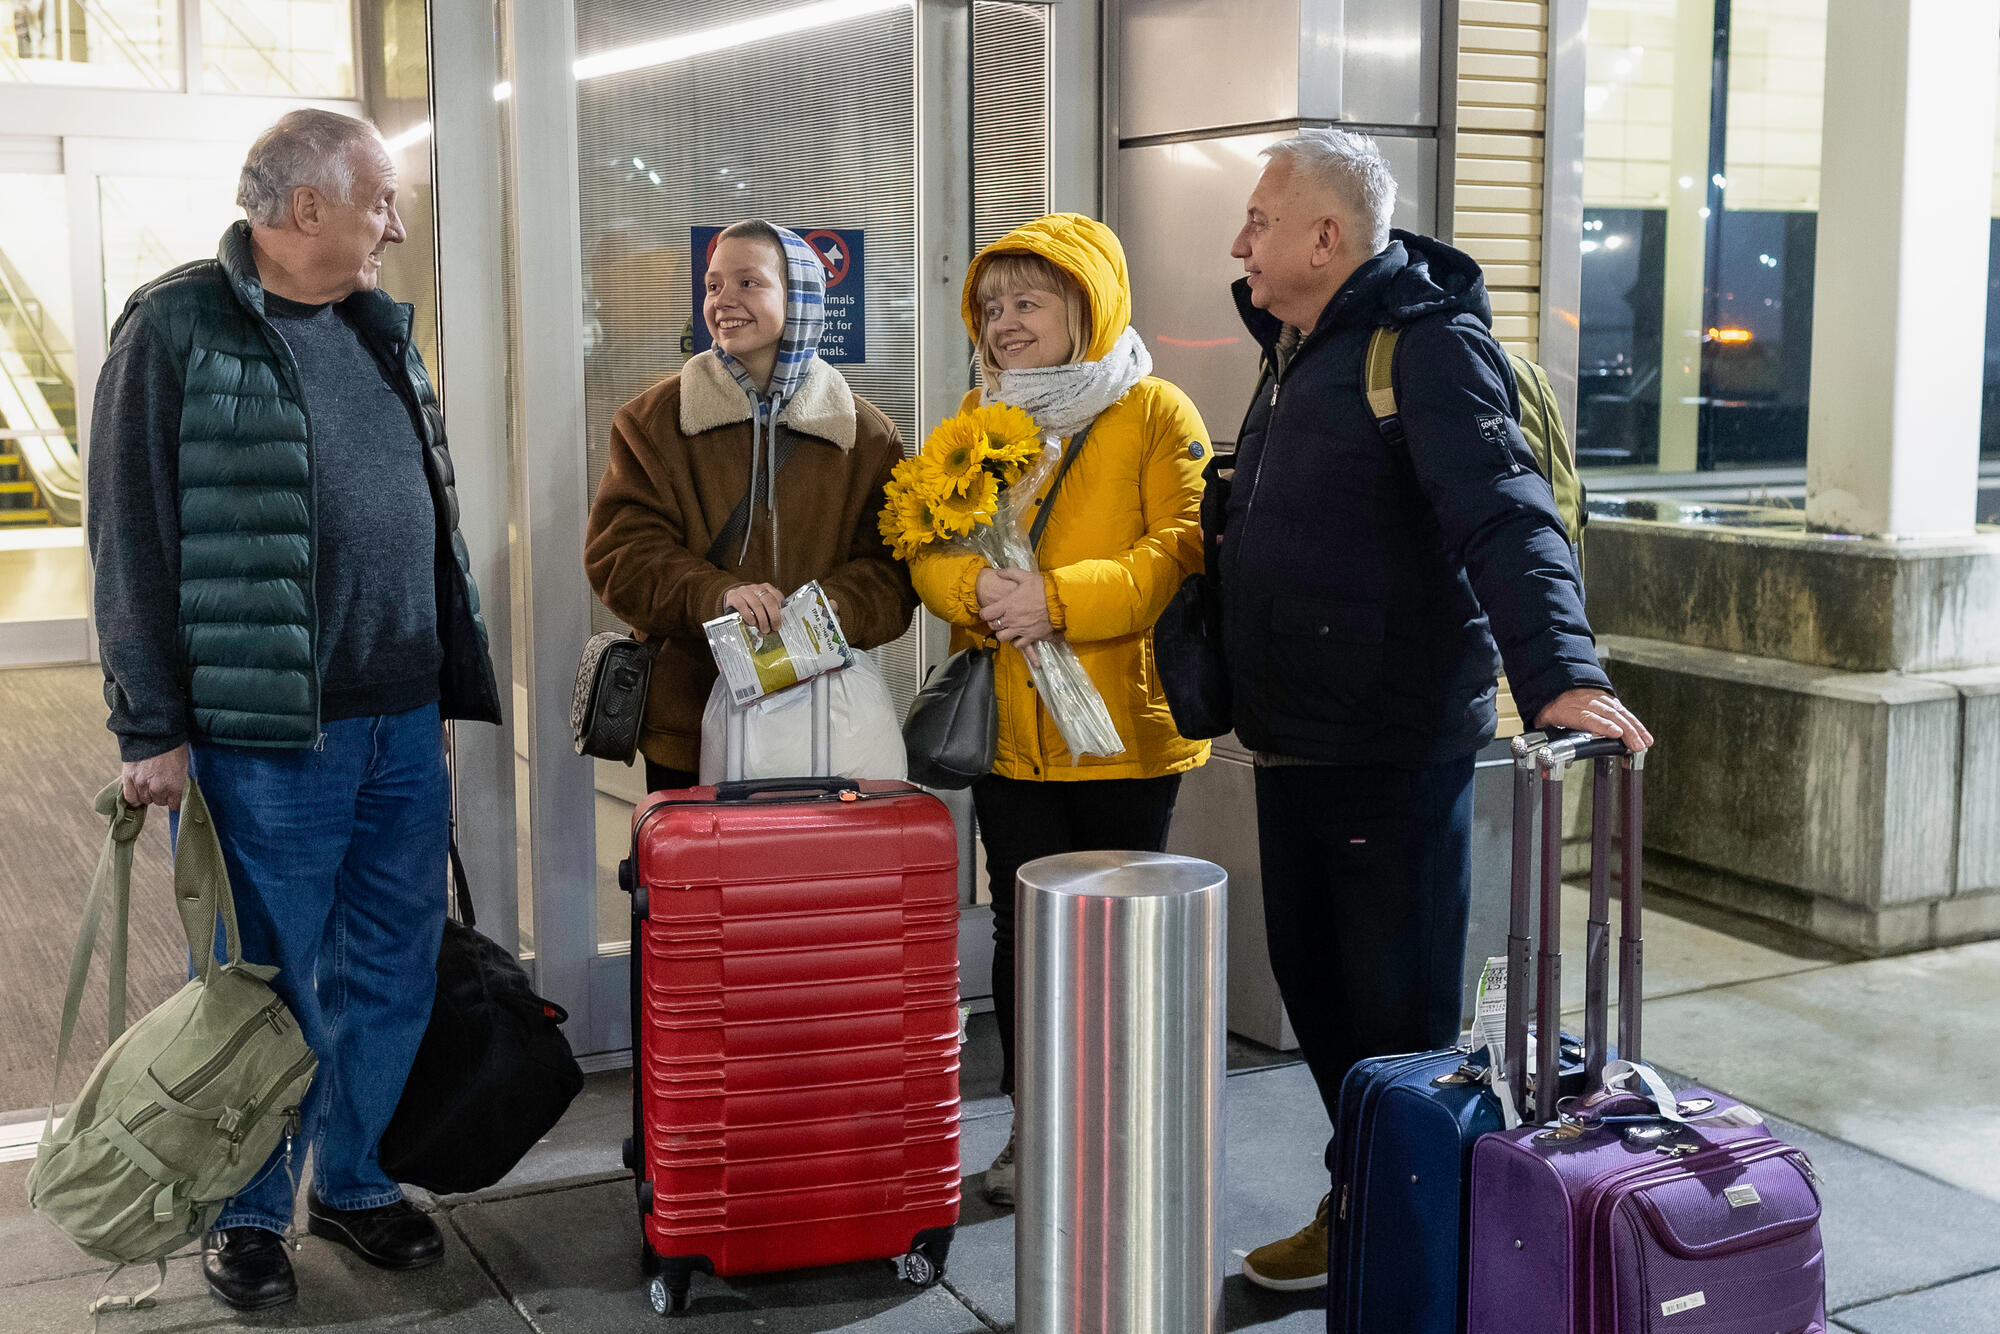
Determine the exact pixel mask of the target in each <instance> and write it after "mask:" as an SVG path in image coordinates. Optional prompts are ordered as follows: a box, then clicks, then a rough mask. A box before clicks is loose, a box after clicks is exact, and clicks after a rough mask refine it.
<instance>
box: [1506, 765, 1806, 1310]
mask: <svg viewBox="0 0 2000 1334" xmlns="http://www.w3.org/2000/svg"><path fill="white" fill-rule="evenodd" d="M1524 740H1526V741H1527V744H1526V745H1524V746H1523V750H1524V751H1525V750H1527V749H1531V748H1532V746H1533V741H1532V739H1524ZM1517 744H1519V743H1517ZM1614 757H1615V758H1614ZM1585 760H1595V761H1596V770H1597V774H1596V789H1595V796H1596V809H1595V814H1596V816H1597V820H1596V829H1595V830H1593V838H1592V843H1593V852H1594V853H1595V854H1596V855H1595V856H1594V857H1593V866H1592V881H1593V883H1592V891H1593V893H1592V898H1593V900H1599V901H1601V900H1602V898H1603V897H1604V895H1605V891H1604V890H1603V889H1602V888H1601V886H1602V884H1603V881H1602V878H1601V872H1600V871H1599V867H1601V866H1602V865H1603V861H1604V854H1605V852H1606V851H1607V844H1608V842H1609V837H1608V829H1609V824H1610V820H1609V813H1610V812H1609V806H1610V795H1611V786H1612V783H1611V771H1612V768H1613V766H1617V767H1618V768H1619V769H1620V770H1622V777H1623V782H1622V787H1623V789H1624V792H1623V801H1622V803H1621V804H1622V807H1623V810H1622V812H1621V814H1622V816H1623V819H1622V835H1623V840H1624V845H1625V846H1624V849H1623V853H1624V856H1623V858H1622V861H1623V867H1622V872H1623V873H1622V876H1621V879H1622V881H1623V883H1622V885H1621V900H1622V911H1621V916H1622V917H1623V918H1624V922H1625V928H1624V931H1623V933H1622V941H1621V949H1620V951H1619V953H1620V966H1619V986H1618V991H1619V1002H1620V1004H1619V1048H1620V1056H1621V1057H1622V1059H1621V1060H1619V1061H1617V1062H1615V1063H1611V1064H1608V1065H1607V1063H1606V1059H1605V1058H1606V1056H1607V1055H1608V1053H1607V1051H1606V1045H1607V1043H1606V1028H1607V1025H1606V1022H1605V1010H1606V1002H1607V997H1606V995H1605V994H1604V991H1605V988H1603V987H1600V986H1595V985H1593V986H1592V987H1591V988H1590V995H1589V996H1588V999H1587V1003H1588V1013H1587V1014H1586V1018H1585V1041H1586V1048H1587V1050H1586V1055H1585V1060H1586V1062H1587V1063H1588V1064H1589V1067H1590V1069H1591V1071H1592V1076H1591V1078H1592V1088H1591V1091H1590V1092H1589V1093H1588V1094H1587V1095H1586V1096H1585V1097H1584V1098H1582V1099H1581V1100H1579V1101H1577V1102H1576V1103H1574V1104H1565V1105H1563V1106H1560V1107H1558V1106H1557V1104H1556V1096H1555V1093H1554V1089H1555V1081H1554V1080H1553V1079H1549V1078H1544V1079H1541V1080H1539V1081H1538V1084H1539V1087H1540V1090H1542V1092H1540V1093H1538V1096H1537V1101H1536V1107H1535V1121H1536V1123H1537V1124H1531V1125H1525V1126H1522V1127H1521V1128H1520V1129H1518V1130H1509V1131H1502V1132H1498V1133H1495V1134H1491V1135H1487V1136H1485V1137H1483V1138H1482V1139H1480V1141H1479V1142H1478V1143H1477V1144H1476V1145H1474V1147H1473V1151H1472V1201H1471V1226H1470V1235H1469V1243H1470V1252H1471V1276H1470V1281H1469V1291H1468V1294H1467V1316H1466V1329H1467V1334H1824V1330H1825V1328H1826V1278H1825V1268H1824V1256H1823V1254H1822V1251H1821V1247H1820V1231H1819V1215H1820V1200H1819V1191H1818V1185H1817V1178H1816V1176H1815V1175H1814V1173H1813V1169H1812V1164H1811V1163H1810V1162H1809V1161H1808V1160H1807V1158H1806V1155H1805V1154H1804V1153H1802V1152H1800V1151H1799V1150H1798V1149H1796V1148H1794V1147H1793V1146H1791V1145H1789V1144H1787V1143H1785V1142H1784V1141H1783V1140H1780V1139H1777V1138H1774V1137H1773V1136H1772V1135H1771V1134H1770V1133H1769V1132H1768V1131H1767V1130H1766V1129H1765V1127H1764V1125H1763V1122H1762V1119H1761V1118H1760V1117H1758V1116H1757V1114H1756V1113H1755V1112H1753V1111H1751V1110H1750V1109H1749V1108H1747V1107H1743V1106H1742V1105H1741V1104H1740V1103H1737V1102H1735V1101H1733V1100H1732V1099H1729V1098H1726V1097H1723V1096H1721V1095H1719V1094H1714V1093H1710V1092H1708V1091H1707V1090H1704V1089H1689V1090H1686V1091H1684V1092H1682V1093H1681V1094H1679V1095H1675V1094H1673V1093H1670V1092H1669V1091H1668V1090H1667V1089H1666V1086H1665V1085H1664V1084H1662V1083H1661V1082H1660V1081H1659V1077H1658V1076H1657V1075H1655V1074H1653V1072H1652V1071H1650V1070H1648V1069H1647V1068H1646V1067H1644V1066H1643V1065H1640V1064H1639V1059H1640V1051H1639V1009H1640V988H1639V978H1640V964H1641V946H1640V940H1639V935H1638V930H1637V923H1638V921H1639V904H1640V892H1641V868H1640V866H1639V849H1640V827H1639V826H1640V818H1641V789H1640V779H1641V771H1642V767H1643V762H1644V757H1643V756H1629V757H1628V756H1625V755H1624V752H1623V747H1622V746H1620V745H1619V744H1618V743H1617V742H1594V741H1589V740H1586V739H1584V738H1581V737H1579V736H1577V735H1575V734H1563V735H1559V736H1557V737H1552V738H1549V739H1548V741H1547V743H1546V744H1545V745H1544V746H1543V747H1542V748H1541V750H1540V751H1539V753H1538V754H1537V755H1536V763H1537V767H1538V772H1539V775H1540V781H1539V783H1538V787H1539V789H1540V802H1541V806H1542V829H1543V848H1544V856H1543V861H1542V877H1541V878H1542V886H1541V897H1542V937H1541V953H1540V956H1539V960H1538V962H1539V968H1538V970H1537V978H1536V982H1537V987H1536V990H1537V993H1538V995H1537V1004H1536V1009H1537V1012H1538V1015H1539V1024H1538V1027H1539V1029H1540V1031H1542V1032H1545V1033H1547V1032H1554V1031H1555V1028H1556V1021H1557V1016H1558V1012H1559V1009H1560V1003H1561V994H1562V992H1561V967H1562V961H1561V955H1560V953H1559V952H1558V950H1559V942H1560V940H1561V936H1560V934H1559V932H1560V926H1561V922H1560V915H1561V872H1562V864H1561V856H1562V853H1561V847H1562V837H1561V821H1562V783H1563V775H1564V771H1565V770H1566V769H1567V768H1568V766H1569V765H1570V764H1572V763H1576V762H1579V761H1585ZM1601 915H1602V914H1601V912H1600V910H1599V907H1598V903H1597V902H1593V905H1592V913H1591V917H1592V922H1591V927H1592V930H1591V936H1592V950H1593V954H1596V953H1597V952H1598V951H1599V950H1601V949H1602V948H1603V942H1604V941H1605V939H1606V935H1607V933H1606V932H1605V931H1604V929H1603V927H1602V925H1601ZM1511 999H1513V997H1512V996H1511V994H1510V1000H1511ZM1523 1009H1525V1007H1524V1006H1520V1005H1510V1006H1509V1014H1508V1020H1509V1024H1510V1028H1511V1026H1512V1025H1513V1024H1514V1023H1515V1022H1516V1021H1517V1019H1516V1017H1517V1016H1519V1015H1520V1014H1521V1012H1522V1010H1523ZM1508 1046H1509V1048H1510V1050H1518V1047H1517V1046H1516V1043H1515V1038H1514V1034H1513V1033H1512V1032H1511V1031H1510V1033H1509V1035H1508ZM1553 1058H1554V1053H1553V1052H1547V1053H1541V1054H1540V1061H1538V1064H1540V1063H1546V1062H1548V1061H1551V1060H1552V1059H1553Z"/></svg>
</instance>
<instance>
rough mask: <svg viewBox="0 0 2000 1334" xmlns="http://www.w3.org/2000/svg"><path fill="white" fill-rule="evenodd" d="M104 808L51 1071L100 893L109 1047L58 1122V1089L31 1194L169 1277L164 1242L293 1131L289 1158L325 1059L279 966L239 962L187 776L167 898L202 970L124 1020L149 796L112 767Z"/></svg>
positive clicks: (232, 915) (62, 1052)
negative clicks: (127, 789)
mask: <svg viewBox="0 0 2000 1334" xmlns="http://www.w3.org/2000/svg"><path fill="white" fill-rule="evenodd" d="M97 812H98V814H99V815H102V816H104V817H105V818H106V819H108V820H109V821H110V832H109V833H108V835H107V836H106V838H105V841H104V853H103V855H102V857H101V858H100V859H99V861H98V864H97V874H96V875H95V876H94V877H93V878H92V880H91V883H90V896H89V898H88V899H87V900H86V901H85V903H84V908H83V925H82V927H81V929H80V930H79V931H78V933H77V940H76V950H75V952H74V953H73V954H72V955H71V958H70V969H69V991H68V994H67V995H66V996H65V997H64V999H63V1015H62V1032H61V1036H60V1037H59V1038H58V1039H57V1040H56V1080H57V1084H58V1086H60V1083H61V1080H62V1067H63V1062H64V1061H65V1060H66V1059H67V1058H68V1056H69V1045H70V1037H71V1035H72V1034H73V1033H74V1032H75V1029H76V1019H77V1011H78V1007H79V1006H80V1005H81V1003H82V1000H83V986H84V982H85V981H86V980H87V978H88V976H89V973H90V956H91V952H92V949H93V948H94V947H95V945H96V941H97V933H98V925H99V921H100V919H101V918H103V917H104V915H105V912H106V909H107V906H108V908H109V915H110V922H109V927H110V937H109V949H108V954H109V971H110V984H111V1047H110V1050H108V1051H106V1052H105V1053H104V1058H103V1059H102V1060H100V1061H99V1062H98V1063H97V1068H96V1069H95V1070H93V1071H91V1073H90V1078H89V1079H88V1080H86V1081H85V1083H84V1086H83V1089H82V1091H81V1092H79V1093H78V1094H77V1096H76V1100H75V1101H74V1102H72V1103H71V1104H70V1107H69V1112H68V1114H67V1115H66V1116H64V1117H63V1119H62V1124H61V1125H56V1124H55V1108H54V1101H55V1094H54V1091H53V1090H52V1091H51V1093H50V1104H51V1105H50V1109H49V1121H48V1123H47V1124H45V1125H44V1127H43V1129H42V1141H41V1145H40V1147H39V1148H38V1149H37V1150H36V1153H35V1166H34V1170H33V1171H32V1172H31V1173H30V1174H29V1176H28V1202H29V1204H31V1205H32V1206H33V1207H34V1209H35V1212H37V1213H39V1214H41V1215H42V1216H43V1217H44V1218H46V1219H48V1220H49V1221H50V1222H52V1223H54V1224H55V1225H56V1226H57V1227H59V1228H61V1229H62V1230H63V1232H64V1233H65V1234H67V1235H68V1237H69V1238H70V1240H72V1241H74V1242H75V1243H76V1244H77V1245H78V1246H80V1247H82V1248H83V1251H84V1253H85V1254H86V1255H90V1256H92V1257H94V1258H96V1259H99V1260H109V1261H112V1262H114V1263H116V1264H117V1265H118V1266H119V1268H120V1269H122V1268H123V1267H124V1266H126V1265H128V1264H144V1263H147V1262H153V1263H156V1264H157V1265H158V1266H159V1271H160V1278H161V1280H164V1279H165V1276H166V1257H167V1256H169V1255H171V1254H172V1253H173V1252H175V1251H177V1250H179V1249H180V1248H181V1247H183V1246H185V1245H187V1244H188V1243H189V1242H190V1241H193V1240H196V1239H198V1238H199V1237H200V1236H201V1235H202V1233H204V1232H205V1231H207V1230H208V1227H209V1225H210V1224H211V1223H212V1222H213V1221H214V1219H215V1216H216V1214H217V1213H219V1212H220V1211H221V1209H222V1206H223V1204H224V1203H225V1202H226V1201H227V1200H228V1199H229V1198H230V1196H232V1195H235V1194H237V1193H238V1192H239V1191H241V1190H243V1189H244V1188H245V1187H246V1186H248V1185H250V1184H251V1181H252V1179H253V1178H254V1177H255V1175H256V1174H257V1172H258V1170H259V1169H260V1168H261V1167H263V1165H264V1162H265V1160H266V1159H267V1158H269V1157H270V1155H271V1151H272V1150H273V1149H275V1148H277V1147H278V1145H279V1143H280V1142H284V1143H285V1144H286V1146H287V1155H286V1159H285V1163H286V1168H287V1170H288V1171H289V1168H290V1147H289V1146H290V1140H291V1137H292V1136H293V1135H295V1134H296V1133H297V1132H298V1124H299V1102H300V1100H301V1099H303V1098H304V1097H305V1093H306V1089H307V1087H308V1086H309V1085H310V1084H311V1083H312V1077H313V1071H314V1069H315V1067H316V1065H317V1062H316V1061H315V1059H314V1057H313V1053H312V1049H311V1048H309V1047H308V1046H307V1045H306V1042H305V1038H304V1036H303V1035H301V1034H300V1032H299V1026H298V1022H297V1021H296V1020H295V1019H294V1018H293V1017H292V1013H291V1011H290V1010H288V1009H287V1008H286V1007H285V1003H284V1001H282V1000H280V999H279V997H278V994H277V993H276V992H274V991H272V990H271V988H270V985H269V982H270V979H271V978H273V977H275V976H276V975H277V971H278V970H277V969H276V968H272V967H266V966H263V965H258V964H249V963H245V962H243V950H242V945H241V943H240V942H239V941H238V939H237V933H236V905H235V903H234V901H233V899H232V897H231V895H230V890H229V873H228V870H227V869H226V868H225V866H224V864H223V860H222V844H221V842H220V841H219V840H218V839H217V837H216V833H215V823H214V820H213V818H212V817H211V816H210V815H209V810H208V804H207V803H206V802H205V801H203V800H202V795H201V791H200V789H199V788H198V787H196V786H195V783H194V779H193V777H192V776H190V777H189V780H188V785H187V794H186V797H185V798H184V799H183V801H182V803H181V822H180V837H179V840H178V842H179V846H178V849H177V855H176V856H175V858H174V906H175V907H176V908H177V909H179V911H180V918H181V926H182V928H183V929H184V930H185V931H186V933H187V943H188V952H189V954H190V956H191V957H193V958H195V959H197V960H200V961H201V963H200V974H199V976H197V977H195V978H194V979H193V980H192V981H190V982H189V983H188V984H187V985H186V986H184V987H182V988H181V989H180V991H178V992H176V993H175V994H174V996H173V998H172V999H170V1000H168V1001H167V1003H166V1004H164V1005H162V1006H160V1008H158V1009H157V1010H154V1011H153V1012H152V1013H151V1014H149V1015H147V1016H146V1017H145V1018H143V1019H141V1020H139V1022H138V1023H136V1024H134V1025H133V1026H132V1027H131V1028H130V1029H126V1028H125V957H126V935H127V915H128V910H129V907H130V903H131V895H132V845H133V843H134V841H136V840H137V839H138V837H139V831H140V830H141V829H143V828H144V827H145V823H146V808H145V807H143V806H130V805H127V804H126V802H125V800H124V798H123V796H122V795H121V792H120V787H119V784H117V783H113V784H111V786H109V787H107V788H105V789H104V791H103V792H101V793H99V794H98V797H97ZM218 918H219V919H220V921H221V922H222V925H223V930H224V933H225V940H226V944H227V954H228V958H227V959H226V960H225V961H223V962H217V960H216V958H215V925H216V922H217V920H218ZM117 1273H118V1270H113V1271H112V1276H113V1277H115V1276H116V1274H117ZM105 1282H106V1284H107V1286H108V1285H109V1283H110V1279H109V1278H107V1279H106V1280H105ZM159 1286H160V1284H159V1282H155V1283H154V1285H153V1286H152V1287H151V1288H149V1289H147V1290H146V1291H145V1292H143V1293H140V1294H138V1295H136V1296H133V1297H114V1298H106V1297H99V1298H98V1299H97V1300H96V1301H95V1302H93V1303H92V1305H91V1309H92V1311H93V1312H96V1311H99V1310H102V1309H104V1308H106V1307H112V1306H127V1307H133V1308H137V1307H139V1306H143V1305H147V1304H149V1303H150V1300H151V1297H152V1294H153V1293H154V1292H156V1291H158V1290H159Z"/></svg>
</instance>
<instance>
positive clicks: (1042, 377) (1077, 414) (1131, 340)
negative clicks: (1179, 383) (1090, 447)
mask: <svg viewBox="0 0 2000 1334" xmlns="http://www.w3.org/2000/svg"><path fill="white" fill-rule="evenodd" d="M1152 373H1153V354H1152V353H1150V352H1148V351H1147V350H1146V344H1145V341H1144V340H1143V339H1141V338H1140V337H1139V333H1138V331H1137V330H1136V329H1134V328H1133V327H1132V326H1131V325H1129V324H1128V325H1126V326H1125V332H1124V333H1121V334H1119V335H1118V341H1117V342H1116V343H1113V344H1112V345H1111V351H1110V353H1109V354H1107V355H1106V356H1105V357H1104V359H1103V360H1101V361H1073V362H1071V363H1070V364H1069V365H1067V366H1043V367H1038V368H1036V369H1034V370H1025V371H1002V372H1000V388H999V390H998V392H995V390H994V389H993V387H992V386H990V385H988V386H986V387H985V389H984V391H983V395H982V397H983V398H984V401H986V402H988V403H1011V404H1013V405H1014V406H1015V407H1017V408H1020V409H1021V410H1022V411H1024V412H1026V413H1027V414H1028V415H1029V416H1031V417H1033V418H1034V419H1035V425H1037V426H1039V427H1041V428H1042V429H1043V430H1044V431H1052V432H1054V433H1055V434H1057V435H1063V436H1070V435H1075V434H1076V433H1077V432H1078V431H1080V430H1082V429H1083V428H1084V427H1086V426H1088V425H1090V424H1091V423H1092V422H1094V421H1096V420H1097V414H1098V413H1100V412H1102V411H1104V410H1105V409H1106V408H1108V407H1110V406H1111V405H1112V404H1113V403H1116V402H1117V401H1118V400H1119V399H1121V398H1123V397H1125V391H1126V390H1128V389H1130V388H1131V387H1132V386H1133V385H1135V384H1137V383H1139V381H1141V380H1143V379H1145V378H1146V377H1147V376H1148V375H1150V374H1152Z"/></svg>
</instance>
